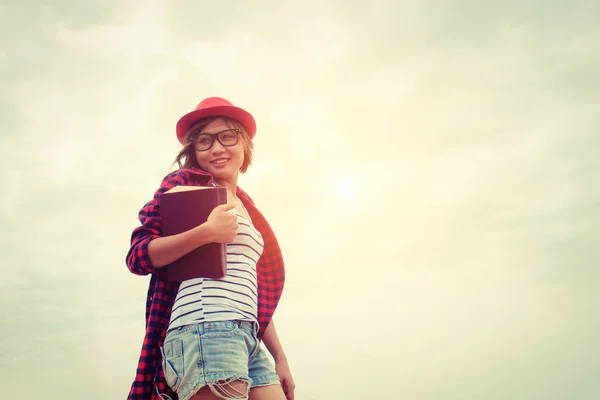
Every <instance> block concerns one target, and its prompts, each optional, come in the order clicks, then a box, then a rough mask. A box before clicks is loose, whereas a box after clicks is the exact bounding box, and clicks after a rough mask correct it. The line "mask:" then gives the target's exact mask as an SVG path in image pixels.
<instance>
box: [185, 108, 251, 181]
mask: <svg viewBox="0 0 600 400" xmlns="http://www.w3.org/2000/svg"><path fill="white" fill-rule="evenodd" d="M229 129H235V127H230V126H228V125H227V124H226V123H225V121H223V120H222V119H217V120H215V121H213V122H211V123H210V124H208V125H207V126H206V127H205V128H204V129H202V132H200V134H201V135H202V134H211V135H212V134H216V133H219V132H223V131H226V130H229ZM233 135H235V133H234V132H232V131H227V132H223V133H221V135H220V138H221V141H222V142H223V143H225V144H227V143H228V141H230V140H231V138H232V137H233ZM238 136H239V138H238V141H237V143H236V144H234V145H233V146H224V145H223V144H221V143H220V142H219V140H217V137H216V135H215V136H212V138H213V143H212V146H211V147H210V149H208V150H204V151H198V150H197V149H196V150H195V153H196V161H198V164H199V165H200V167H201V168H202V169H203V170H205V171H206V172H208V173H209V174H211V175H212V176H213V177H215V179H217V180H228V181H229V180H235V181H237V177H238V174H239V172H240V168H241V167H242V164H243V162H244V144H243V141H242V138H241V133H240V134H239V135H238ZM198 140H199V142H198V143H200V144H207V143H210V140H209V138H208V137H206V136H200V137H199V138H198Z"/></svg>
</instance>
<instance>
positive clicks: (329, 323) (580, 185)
mask: <svg viewBox="0 0 600 400" xmlns="http://www.w3.org/2000/svg"><path fill="white" fill-rule="evenodd" d="M6 3H7V2H3V4H2V5H0V33H1V35H0V68H1V70H2V74H1V75H0V79H1V82H2V90H1V91H0V105H1V106H2V107H1V109H0V124H1V125H0V127H1V128H2V129H1V132H2V133H1V134H0V144H1V147H0V174H1V178H2V182H3V186H4V190H5V192H4V195H3V196H2V197H1V200H0V206H1V208H0V222H1V226H2V233H3V235H2V238H3V240H2V241H1V242H0V252H1V260H2V267H3V268H2V269H3V271H2V279H1V281H0V289H1V291H2V296H1V299H2V302H1V303H0V305H1V307H0V319H1V320H2V321H3V334H2V338H1V339H0V349H1V354H2V357H1V358H0V372H1V373H0V397H1V398H9V399H12V400H22V399H23V400H24V399H27V400H29V399H38V398H46V399H57V400H58V399H82V398H85V399H91V400H95V399H124V398H125V397H126V395H127V392H128V390H129V386H130V384H131V382H132V380H133V378H134V374H135V368H136V366H137V360H138V356H139V352H140V348H141V344H142V339H143V334H144V331H143V329H144V311H145V309H144V300H145V294H146V290H147V286H148V279H149V278H148V277H139V276H134V275H132V274H131V273H130V272H129V271H128V270H127V267H126V265H125V255H126V253H127V250H128V247H129V236H130V234H131V231H132V230H133V229H134V228H135V227H136V226H137V224H138V221H137V213H138V211H139V209H140V208H141V207H142V206H143V204H144V203H145V202H146V201H147V200H149V199H150V198H151V197H152V194H153V192H154V191H155V190H156V188H158V186H159V185H160V182H161V180H162V178H163V177H164V176H165V175H166V174H167V173H168V172H169V171H170V168H171V164H172V161H173V159H174V157H175V155H176V153H177V151H178V149H179V143H178V142H177V140H176V138H175V123H176V121H177V119H178V118H179V117H180V116H181V115H183V114H184V113H186V112H188V111H191V110H192V109H193V108H194V107H195V106H196V104H197V103H198V102H199V101H200V100H201V99H203V98H205V97H209V96H222V97H226V98H228V99H229V100H231V101H232V102H234V103H235V104H237V105H240V106H242V107H244V108H246V109H247V110H248V111H250V112H251V113H252V114H253V115H254V116H255V118H256V120H257V125H258V133H257V136H256V139H255V147H256V152H255V164H254V166H253V167H252V168H251V169H250V170H249V171H248V173H247V174H246V175H245V176H243V177H242V179H241V182H240V185H241V186H242V187H243V188H244V189H245V190H246V191H248V192H249V193H250V195H251V196H252V197H253V198H254V200H255V202H256V204H257V206H258V207H259V208H260V209H261V210H262V211H263V213H264V214H265V215H266V217H267V218H268V220H269V221H270V222H271V224H272V226H273V228H274V230H275V233H276V234H277V237H278V239H279V242H280V244H281V247H282V250H283V254H284V258H285V261H286V268H287V281H286V288H285V291H284V295H283V299H282V301H281V303H280V305H279V307H278V309H277V312H276V314H275V321H276V324H277V327H278V330H279V335H280V338H281V340H282V342H283V344H284V348H285V350H286V352H287V356H288V359H289V361H290V365H291V368H292V372H293V374H294V377H295V380H296V383H297V390H296V394H297V397H296V398H297V400H342V399H344V400H345V399H382V398H386V399H388V398H389V399H402V400H438V399H445V400H538V399H539V400H593V399H598V398H600V381H599V377H600V344H599V341H598V337H599V335H600V317H599V316H598V307H599V305H600V294H599V293H600V272H599V271H600V268H599V267H600V265H599V264H600V256H599V253H598V251H599V250H598V249H599V246H600V189H599V188H598V184H597V181H598V176H599V173H600V161H599V160H600V157H599V156H598V152H599V149H600V25H599V24H598V21H599V20H600V3H599V2H598V1H597V0H589V1H585V0H580V1H550V0H546V1H541V0H533V1H527V2H522V1H515V0H509V1H504V2H492V1H467V0H455V1H449V0H446V1H443V0H439V1H434V0H426V1H420V2H410V4H409V2H394V1H373V2H367V1H363V2H357V1H341V0H339V1H331V2H326V3H321V4H319V3H317V2H314V1H302V2H300V1H296V2H276V1H252V2H241V1H237V2H236V1H219V2H216V1H210V2H209V1H171V2H167V1H166V0H163V1H159V0H154V1H125V2H116V1H112V2H107V1H104V2H94V3H95V4H94V5H90V2H75V1H56V2H53V3H52V4H54V5H52V6H50V5H47V6H40V5H39V4H34V2H31V1H21V2H20V4H19V5H16V3H17V2H10V4H6ZM396 3H399V4H396ZM523 3H526V4H523Z"/></svg>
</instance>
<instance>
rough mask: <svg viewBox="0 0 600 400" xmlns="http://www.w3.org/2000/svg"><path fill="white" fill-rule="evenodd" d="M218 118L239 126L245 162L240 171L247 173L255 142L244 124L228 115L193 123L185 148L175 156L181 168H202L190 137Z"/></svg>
mask: <svg viewBox="0 0 600 400" xmlns="http://www.w3.org/2000/svg"><path fill="white" fill-rule="evenodd" d="M218 119H221V120H223V121H224V122H225V124H226V125H227V126H228V127H230V128H237V129H239V130H240V139H241V140H242V144H243V145H244V162H243V163H242V166H241V168H240V172H241V173H242V174H243V173H245V172H246V171H247V170H248V168H249V167H250V165H252V160H253V155H254V143H252V140H251V139H250V136H248V133H247V132H246V129H245V128H244V126H243V125H242V124H241V123H240V122H239V121H238V120H235V119H233V118H228V117H218V116H217V117H209V118H204V119H201V120H199V121H197V122H195V123H193V124H192V126H190V129H188V131H187V133H186V134H185V138H184V145H183V148H182V149H181V150H180V151H179V154H177V157H175V162H174V163H173V164H177V165H178V166H179V168H182V169H188V168H194V167H196V168H200V165H198V161H197V160H196V149H195V148H194V145H193V143H192V142H191V141H190V137H192V136H193V135H196V134H198V133H200V132H202V130H203V129H204V128H206V127H207V126H208V125H209V124H211V123H212V122H214V121H216V120H218Z"/></svg>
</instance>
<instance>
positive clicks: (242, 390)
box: [190, 380, 249, 400]
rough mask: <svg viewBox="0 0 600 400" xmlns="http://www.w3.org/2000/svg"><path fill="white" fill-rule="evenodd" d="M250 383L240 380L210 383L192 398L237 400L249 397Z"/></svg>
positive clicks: (201, 399) (197, 399)
mask: <svg viewBox="0 0 600 400" xmlns="http://www.w3.org/2000/svg"><path fill="white" fill-rule="evenodd" d="M248 386H249V384H248V383H247V382H244V381H240V380H232V381H230V380H224V381H219V382H215V383H209V384H208V386H205V387H203V388H202V389H200V390H199V391H198V393H196V394H195V395H194V396H192V398H191V399H190V400H235V399H240V400H241V399H244V400H246V399H248Z"/></svg>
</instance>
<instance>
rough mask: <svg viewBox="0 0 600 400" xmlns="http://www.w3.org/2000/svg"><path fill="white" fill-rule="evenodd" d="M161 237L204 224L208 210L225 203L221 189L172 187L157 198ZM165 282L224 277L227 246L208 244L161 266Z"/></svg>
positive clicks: (214, 187) (225, 191)
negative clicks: (164, 271)
mask: <svg viewBox="0 0 600 400" xmlns="http://www.w3.org/2000/svg"><path fill="white" fill-rule="evenodd" d="M159 202H160V216H161V221H162V230H163V235H164V236H170V235H175V234H177V233H181V232H185V231H187V230H190V229H192V228H194V227H196V226H198V225H200V224H202V223H204V222H206V221H207V219H208V216H209V215H210V213H211V212H212V210H213V209H214V208H215V207H216V206H218V205H220V204H225V203H227V190H226V189H225V188H224V187H222V186H175V187H174V188H172V189H171V190H169V191H167V192H165V193H162V194H161V195H160V196H159ZM164 268H165V269H166V273H167V279H168V280H169V281H171V282H181V281H184V280H186V279H192V278H201V277H202V278H213V279H217V278H222V277H224V276H225V275H226V274H227V245H226V244H224V243H208V244H205V245H203V246H200V247H198V248H196V249H195V250H192V251H191V252H189V253H188V254H186V255H184V256H183V257H181V258H179V259H178V260H176V261H174V262H173V263H171V264H169V265H166V266H165V267H164Z"/></svg>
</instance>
